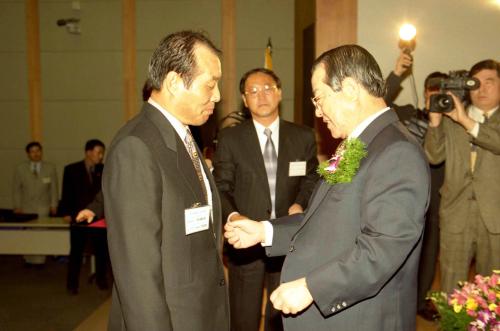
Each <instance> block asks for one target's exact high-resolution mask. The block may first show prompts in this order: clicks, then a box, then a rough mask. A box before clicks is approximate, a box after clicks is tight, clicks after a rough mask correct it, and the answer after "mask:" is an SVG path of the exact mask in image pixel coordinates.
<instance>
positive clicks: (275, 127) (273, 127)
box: [253, 116, 280, 135]
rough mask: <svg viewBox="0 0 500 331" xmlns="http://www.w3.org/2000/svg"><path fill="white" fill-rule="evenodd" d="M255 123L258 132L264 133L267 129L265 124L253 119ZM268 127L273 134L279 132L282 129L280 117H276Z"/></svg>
mask: <svg viewBox="0 0 500 331" xmlns="http://www.w3.org/2000/svg"><path fill="white" fill-rule="evenodd" d="M253 124H254V125H255V130H257V133H258V134H264V130H265V129H266V127H265V126H264V125H262V124H260V123H259V122H257V121H256V120H253ZM267 128H269V130H271V132H272V134H273V135H274V134H275V133H278V131H279V129H280V117H279V116H278V117H276V119H275V120H274V121H273V122H272V123H271V124H270V125H269V126H268V127H267Z"/></svg>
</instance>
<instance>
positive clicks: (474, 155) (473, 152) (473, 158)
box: [470, 113, 489, 172]
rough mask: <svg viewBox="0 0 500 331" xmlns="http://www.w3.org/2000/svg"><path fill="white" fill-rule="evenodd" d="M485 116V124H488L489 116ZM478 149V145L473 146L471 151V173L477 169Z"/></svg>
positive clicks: (485, 114)
mask: <svg viewBox="0 0 500 331" xmlns="http://www.w3.org/2000/svg"><path fill="white" fill-rule="evenodd" d="M483 116H484V122H483V124H485V123H486V122H488V117H489V114H487V113H484V115H483ZM477 149H478V147H477V146H476V145H474V144H471V150H470V171H471V172H474V170H475V167H476V160H477Z"/></svg>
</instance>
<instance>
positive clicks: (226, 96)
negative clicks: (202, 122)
mask: <svg viewBox="0 0 500 331" xmlns="http://www.w3.org/2000/svg"><path fill="white" fill-rule="evenodd" d="M222 34H223V35H222V38H221V39H222V90H221V105H220V106H219V107H218V108H217V123H219V122H220V120H221V119H222V118H224V117H225V116H226V115H227V114H229V113H231V112H233V111H236V110H237V106H238V104H237V97H238V96H237V95H236V92H235V91H236V88H235V87H236V84H237V81H236V0H222Z"/></svg>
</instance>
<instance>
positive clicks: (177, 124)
mask: <svg viewBox="0 0 500 331" xmlns="http://www.w3.org/2000/svg"><path fill="white" fill-rule="evenodd" d="M148 103H149V104H150V105H151V106H153V107H155V108H156V109H158V110H159V111H160V113H162V114H163V116H165V118H166V119H167V120H168V121H169V122H170V124H171V125H172V126H173V127H174V129H175V132H177V134H178V135H179V137H180V138H181V140H182V141H185V139H186V134H187V130H188V127H187V125H184V124H182V122H181V121H179V120H178V119H177V118H176V117H175V116H174V115H172V114H171V113H169V111H168V110H166V109H165V108H163V107H162V106H160V104H159V103H157V102H156V101H154V100H153V99H151V98H149V99H148Z"/></svg>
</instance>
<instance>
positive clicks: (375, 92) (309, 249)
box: [225, 45, 429, 331]
mask: <svg viewBox="0 0 500 331" xmlns="http://www.w3.org/2000/svg"><path fill="white" fill-rule="evenodd" d="M311 82H312V87H313V93H314V95H315V97H314V98H313V103H314V105H315V107H316V115H317V116H319V117H322V118H323V121H324V122H326V124H327V126H328V128H329V130H330V132H331V134H332V136H333V137H334V138H344V139H345V138H347V141H346V142H345V143H342V144H341V146H344V147H343V148H341V149H340V150H338V151H337V152H336V155H335V157H334V158H333V159H332V161H331V162H330V163H328V164H327V165H326V167H325V168H323V167H324V165H323V164H321V165H320V167H321V168H322V170H321V171H322V172H323V173H324V176H325V177H324V178H325V179H324V180H322V181H321V182H320V184H319V185H318V186H317V189H316V191H315V193H314V194H313V197H312V198H311V202H310V203H309V206H308V208H307V210H306V211H305V213H304V214H297V215H291V216H287V217H283V218H280V219H277V220H273V221H271V222H270V223H269V222H253V221H248V220H240V221H236V222H228V223H227V224H226V226H225V228H226V233H225V236H226V237H227V238H228V241H229V243H231V244H233V245H235V247H237V248H238V247H247V246H249V245H253V244H256V243H259V242H260V243H262V244H263V245H266V246H268V247H267V248H266V252H267V254H268V255H270V256H274V255H284V254H286V259H285V263H284V264H283V269H282V272H281V281H282V284H281V285H280V287H278V289H276V290H275V291H274V292H273V293H272V294H271V301H272V302H273V305H274V307H275V308H276V309H279V310H281V311H282V312H283V313H284V314H285V315H284V320H283V321H284V327H285V330H339V331H344V330H358V331H364V330H367V331H368V330H370V331H372V330H384V331H400V330H405V331H407V330H408V331H411V330H415V320H416V318H415V317H416V314H415V312H416V294H417V286H416V283H417V270H418V258H419V254H420V248H421V239H422V231H423V226H424V215H425V211H426V208H427V204H428V200H429V168H428V165H427V161H426V160H425V156H424V154H423V151H422V150H421V148H420V146H419V144H418V142H417V141H416V140H414V138H413V137H412V136H411V135H410V134H409V132H408V131H407V130H406V128H405V127H404V126H403V125H402V124H401V122H400V121H399V120H398V118H397V116H396V114H395V113H394V112H392V111H390V109H389V107H386V104H385V102H384V101H383V96H384V92H385V88H384V79H383V77H382V74H381V72H380V69H379V67H378V64H377V63H376V61H375V59H374V58H373V56H372V55H371V54H370V53H368V51H366V50H365V49H363V48H362V47H360V46H356V45H346V46H341V47H337V48H335V49H332V50H330V51H327V52H325V53H324V54H322V55H321V56H320V57H319V58H318V59H317V60H316V61H315V63H314V65H313V74H312V79H311ZM363 146H364V149H365V152H366V155H365V156H364V157H362V156H363V151H362V149H363ZM357 165H359V168H358V167H357ZM269 245H270V246H269Z"/></svg>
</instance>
